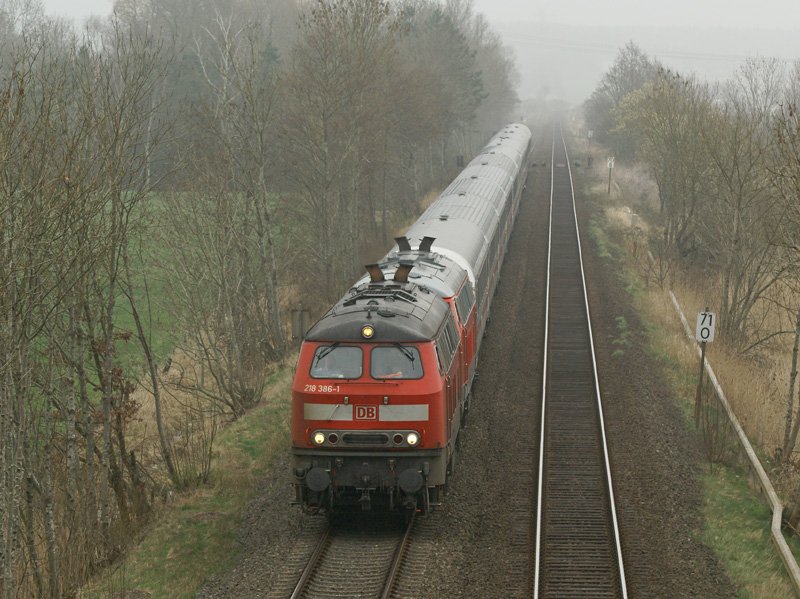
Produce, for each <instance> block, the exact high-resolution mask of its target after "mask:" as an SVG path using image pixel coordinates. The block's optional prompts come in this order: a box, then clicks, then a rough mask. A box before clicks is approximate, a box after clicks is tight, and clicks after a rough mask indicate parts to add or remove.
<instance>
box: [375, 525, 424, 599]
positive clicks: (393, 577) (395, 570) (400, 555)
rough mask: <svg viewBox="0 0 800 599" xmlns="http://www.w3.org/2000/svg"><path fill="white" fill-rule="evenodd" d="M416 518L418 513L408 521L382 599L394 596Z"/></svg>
mask: <svg viewBox="0 0 800 599" xmlns="http://www.w3.org/2000/svg"><path fill="white" fill-rule="evenodd" d="M415 517H416V512H413V513H412V514H411V518H409V520H408V524H406V532H405V534H404V535H403V539H402V540H401V541H400V544H399V545H398V546H397V551H395V554H394V558H393V559H392V566H391V568H390V569H389V575H388V576H387V577H386V585H385V586H384V588H383V593H382V594H381V599H390V597H391V596H392V591H394V585H395V582H397V576H398V574H400V566H401V565H402V564H403V559H404V558H405V555H406V549H408V540H409V539H410V538H411V529H412V528H413V526H414V518H415Z"/></svg>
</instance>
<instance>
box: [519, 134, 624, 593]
mask: <svg viewBox="0 0 800 599" xmlns="http://www.w3.org/2000/svg"><path fill="white" fill-rule="evenodd" d="M550 164H551V183H550V243H549V250H548V290H547V306H546V310H545V312H546V320H547V324H546V329H545V348H546V351H545V352H544V356H545V357H544V367H543V372H544V376H543V384H542V416H541V433H540V455H539V483H538V497H537V504H538V510H537V511H538V513H537V526H536V530H537V538H536V553H535V570H534V597H535V598H537V599H538V598H550V597H554V598H555V597H558V598H564V597H574V598H578V597H591V598H593V599H600V598H604V597H614V598H618V597H622V598H626V597H627V591H626V586H625V571H624V567H623V562H622V550H621V545H620V540H619V531H618V526H617V517H616V511H615V507H614V492H613V486H612V481H611V474H610V466H609V460H608V450H607V447H606V438H605V431H604V423H603V409H602V401H601V397H600V392H599V383H598V378H597V366H596V363H595V356H594V346H593V339H592V332H591V321H590V316H589V310H588V301H587V295H586V284H585V278H584V273H583V263H582V255H581V247H580V237H579V235H578V225H577V217H576V213H575V196H574V190H573V186H572V171H571V168H570V164H569V156H568V154H567V149H566V144H565V143H564V139H563V134H562V131H561V128H560V127H556V128H555V129H554V132H553V149H552V153H551V161H550Z"/></svg>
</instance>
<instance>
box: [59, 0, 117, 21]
mask: <svg viewBox="0 0 800 599" xmlns="http://www.w3.org/2000/svg"><path fill="white" fill-rule="evenodd" d="M44 10H45V12H46V13H47V14H49V15H58V16H62V17H70V18H72V19H73V20H75V21H77V22H81V21H83V20H84V19H85V18H87V17H89V16H90V15H93V14H95V15H107V14H109V13H110V12H111V0H44Z"/></svg>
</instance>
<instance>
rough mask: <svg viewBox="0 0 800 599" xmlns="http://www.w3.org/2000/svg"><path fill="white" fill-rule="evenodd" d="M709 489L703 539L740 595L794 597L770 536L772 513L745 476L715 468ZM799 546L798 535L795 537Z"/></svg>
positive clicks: (705, 482) (706, 482) (708, 479)
mask: <svg viewBox="0 0 800 599" xmlns="http://www.w3.org/2000/svg"><path fill="white" fill-rule="evenodd" d="M702 481H703V485H704V488H705V500H704V506H703V515H704V517H705V530H704V531H703V536H702V539H703V541H704V542H705V543H706V544H707V545H708V546H709V547H711V548H712V549H713V550H714V552H715V553H716V554H717V556H718V557H719V559H720V561H721V562H722V564H723V565H724V566H725V569H726V570H727V572H728V574H729V575H730V577H731V579H732V580H733V581H734V583H735V584H736V585H737V587H739V591H738V593H737V596H738V597H741V598H751V597H752V598H762V597H763V598H767V597H769V598H779V597H793V596H794V595H793V593H792V589H791V585H790V583H789V580H788V577H787V576H786V574H785V573H784V569H783V563H782V562H781V560H780V558H779V557H778V555H777V552H776V549H775V548H774V546H773V544H772V539H771V536H770V523H771V521H772V513H771V511H770V509H769V508H768V507H767V506H766V504H765V503H763V502H762V501H760V500H759V499H758V498H757V497H755V496H754V495H753V492H752V491H751V489H750V488H749V486H748V484H747V480H746V478H745V476H743V475H742V474H741V473H740V472H738V471H737V470H734V469H732V468H728V467H715V468H714V472H713V474H706V475H705V476H703V478H702ZM791 543H792V544H793V545H795V547H794V550H795V551H796V550H797V549H798V547H797V545H798V543H797V540H796V539H792V540H791Z"/></svg>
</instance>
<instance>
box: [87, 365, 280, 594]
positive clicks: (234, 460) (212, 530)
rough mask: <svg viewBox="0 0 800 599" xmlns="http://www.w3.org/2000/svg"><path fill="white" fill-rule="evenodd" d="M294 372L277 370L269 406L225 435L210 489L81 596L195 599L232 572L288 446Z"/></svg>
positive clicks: (185, 498)
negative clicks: (251, 509) (260, 496)
mask: <svg viewBox="0 0 800 599" xmlns="http://www.w3.org/2000/svg"><path fill="white" fill-rule="evenodd" d="M292 372H293V369H292V368H291V367H286V368H284V369H282V370H281V371H279V372H278V373H277V374H276V375H275V377H274V380H273V382H272V384H271V385H270V387H269V389H268V390H267V393H266V397H267V399H266V400H265V401H264V402H263V403H262V404H261V405H259V406H258V407H256V408H254V409H253V410H251V411H250V412H249V413H248V414H246V415H245V416H244V417H242V418H241V419H239V420H238V421H236V422H233V423H232V424H230V425H229V426H226V427H225V428H224V429H223V430H222V431H221V432H220V433H219V436H218V438H217V440H216V443H215V446H214V448H215V449H214V453H215V456H214V461H215V464H214V469H213V472H212V478H211V481H210V482H209V484H208V485H206V486H205V487H202V488H199V489H197V490H196V491H194V492H192V493H190V494H185V495H181V496H179V497H178V498H177V499H176V500H175V501H174V502H173V503H172V504H171V505H169V506H168V507H167V508H165V510H164V511H163V513H161V514H159V515H158V517H157V519H156V521H155V523H154V524H153V525H152V526H151V527H150V528H149V530H147V531H146V533H145V535H144V537H143V539H142V540H141V541H140V542H139V544H138V545H137V546H136V547H133V548H132V549H131V550H130V551H129V552H128V553H127V555H126V556H125V557H124V558H123V559H122V560H121V561H120V562H119V563H118V564H117V565H115V566H113V567H111V568H109V569H108V570H107V571H106V572H104V573H103V574H102V575H101V576H100V577H99V578H98V579H97V580H95V581H93V583H92V584H91V585H90V586H89V587H88V588H87V589H85V590H84V591H83V592H82V593H81V594H80V596H81V597H86V598H89V597H92V598H94V597H111V596H122V597H124V596H125V593H126V592H128V591H130V590H133V589H137V590H140V591H145V592H148V593H151V596H152V597H154V598H155V597H165V598H166V597H169V598H176V599H177V598H183V597H186V598H188V597H194V596H195V594H196V592H197V591H198V589H199V588H200V587H201V586H202V585H203V583H204V582H205V581H206V580H207V579H208V578H209V577H211V576H213V575H214V574H216V573H218V572H222V571H224V570H225V569H226V568H227V567H229V566H230V565H231V563H232V562H233V561H234V560H235V558H236V557H237V555H238V551H239V550H238V544H237V542H236V534H237V531H238V528H239V522H240V519H241V515H242V512H243V509H244V508H245V507H246V506H247V504H248V503H249V502H250V500H251V499H252V498H253V496H254V495H255V493H256V492H257V484H258V481H259V480H260V479H261V478H262V477H263V475H264V473H265V472H266V470H267V468H268V467H269V465H270V464H271V463H272V461H273V460H274V459H275V458H276V456H278V455H280V453H281V452H282V451H284V450H285V448H286V447H287V446H288V443H289V428H288V427H289V414H290V410H289V403H290V396H291V381H292ZM287 509H288V508H287Z"/></svg>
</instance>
